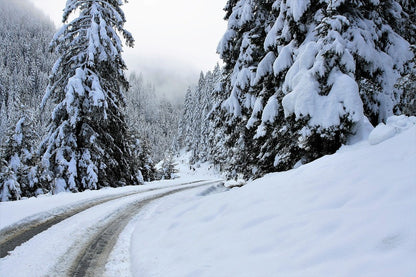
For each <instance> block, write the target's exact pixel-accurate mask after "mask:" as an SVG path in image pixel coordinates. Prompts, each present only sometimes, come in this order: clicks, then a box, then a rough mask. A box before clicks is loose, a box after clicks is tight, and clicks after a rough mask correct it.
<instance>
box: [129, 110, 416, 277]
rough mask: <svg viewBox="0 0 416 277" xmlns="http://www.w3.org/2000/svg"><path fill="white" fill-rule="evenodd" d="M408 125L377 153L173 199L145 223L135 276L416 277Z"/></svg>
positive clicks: (366, 147) (358, 147)
mask: <svg viewBox="0 0 416 277" xmlns="http://www.w3.org/2000/svg"><path fill="white" fill-rule="evenodd" d="M407 120H410V121H412V120H414V119H400V118H396V119H394V118H393V119H390V121H389V122H387V125H386V126H392V125H394V126H396V127H397V125H399V126H402V127H403V124H404V123H403V122H404V121H405V122H407V123H406V124H404V125H406V126H408V127H409V128H407V129H406V128H402V129H401V132H396V135H395V136H394V137H392V138H390V139H386V140H384V141H379V143H378V144H377V145H372V144H370V143H369V142H368V141H363V142H361V143H358V144H355V145H352V146H345V147H343V149H342V150H341V151H338V152H337V153H336V154H334V155H331V156H325V157H323V158H321V159H318V160H316V161H315V162H312V163H309V164H306V165H303V166H301V167H299V168H297V169H294V170H291V171H288V172H283V173H274V174H269V175H267V176H265V177H264V178H261V179H258V180H256V181H254V182H252V183H250V184H248V185H246V186H244V187H242V188H234V189H232V190H230V191H228V192H224V193H217V194H212V195H208V196H204V197H203V196H195V195H194V196H193V197H189V199H186V201H183V199H178V198H171V199H170V200H169V201H166V199H165V201H164V202H163V205H159V206H157V207H152V208H151V209H150V210H147V211H144V214H143V216H142V217H141V218H140V219H139V220H138V222H137V225H136V229H135V231H134V234H133V241H132V248H131V254H132V273H133V275H134V276H276V275H279V276H339V277H341V276H416V264H415V262H414V261H415V260H416V248H415V246H416V213H415V212H414V211H416V171H415V168H416V143H415V141H416V140H415V138H416V127H415V126H414V123H413V125H410V124H408V121H407ZM381 128H383V127H381ZM376 129H377V128H376ZM373 136H374V134H373ZM384 138H385V137H384ZM370 141H371V139H370Z"/></svg>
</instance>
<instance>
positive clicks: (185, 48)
mask: <svg viewBox="0 0 416 277" xmlns="http://www.w3.org/2000/svg"><path fill="white" fill-rule="evenodd" d="M30 1H32V2H33V3H34V4H35V5H36V6H37V7H38V8H39V9H41V10H42V11H43V12H44V13H45V14H46V15H47V16H49V17H50V18H51V19H52V21H53V22H54V23H55V25H56V26H57V27H58V26H60V25H61V18H62V10H63V8H64V7H65V3H66V0H30ZM225 3H226V0H176V1H167V0H131V1H129V2H128V3H127V4H125V5H124V6H123V7H122V8H123V10H124V11H125V13H126V18H127V23H126V26H125V27H126V29H127V30H128V31H130V32H131V33H132V34H133V36H134V38H135V41H136V42H135V47H134V48H133V49H127V48H125V49H124V50H125V53H124V59H125V61H126V63H127V65H128V68H129V71H134V72H136V73H142V74H143V77H144V80H145V81H150V82H152V83H153V84H154V86H155V89H156V91H157V92H158V93H160V94H164V95H166V97H167V98H168V99H172V100H173V101H175V102H178V101H179V102H180V101H182V100H183V96H184V94H185V93H186V89H187V87H188V86H190V85H194V84H196V83H197V80H198V77H199V73H200V72H201V70H202V71H204V72H206V71H208V70H211V69H213V68H214V66H215V64H216V63H217V62H219V57H218V55H217V54H216V47H217V44H218V42H219V40H220V39H221V36H222V34H223V33H224V32H225V29H226V22H225V21H224V20H223V16H224V11H223V10H222V9H223V7H224V6H225Z"/></svg>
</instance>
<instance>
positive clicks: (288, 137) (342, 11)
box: [210, 0, 415, 178]
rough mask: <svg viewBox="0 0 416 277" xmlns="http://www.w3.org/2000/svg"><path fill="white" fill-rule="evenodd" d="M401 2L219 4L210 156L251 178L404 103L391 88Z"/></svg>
mask: <svg viewBox="0 0 416 277" xmlns="http://www.w3.org/2000/svg"><path fill="white" fill-rule="evenodd" d="M410 2H411V1H410ZM410 2H409V1H394V0H389V1H382V2H380V5H379V4H377V3H378V2H377V3H376V2H374V1H353V2H351V1H317V0H306V1H290V0H287V1H281V0H277V1H258V0H240V1H228V2H227V5H226V9H225V10H226V17H225V19H226V20H228V29H227V31H226V33H225V34H224V37H223V39H222V40H221V42H220V44H219V47H218V52H219V53H220V55H221V58H222V59H223V61H224V63H225V66H224V71H223V76H222V80H221V81H220V84H219V87H218V89H217V94H216V95H217V99H218V100H219V103H220V104H215V105H214V107H215V110H214V111H213V112H211V113H210V120H211V121H212V122H211V125H213V126H215V127H214V129H215V130H216V133H214V134H213V135H214V136H213V138H212V139H211V140H210V141H211V145H212V147H211V151H212V152H213V153H212V155H211V157H212V159H213V161H214V163H216V164H220V167H221V169H222V170H226V171H228V172H229V177H235V176H236V175H238V174H239V173H243V174H244V176H245V177H246V178H252V177H259V176H262V175H264V174H265V173H267V172H271V171H276V170H287V169H290V168H292V167H294V166H295V165H296V164H299V163H305V162H309V161H312V160H314V159H316V158H318V157H321V156H322V155H325V154H330V153H333V152H334V151H336V150H337V149H338V148H339V147H340V146H341V145H342V144H343V143H345V142H346V141H347V138H348V137H349V136H350V135H352V134H354V132H355V131H356V128H358V126H359V125H360V124H362V122H364V121H365V120H364V117H367V118H368V119H369V120H370V121H371V122H372V123H373V124H378V123H379V122H381V121H383V120H386V118H387V117H388V116H390V115H391V114H392V113H393V107H394V106H395V105H397V104H398V103H399V102H400V96H401V95H402V101H407V100H404V99H405V98H406V96H405V93H401V92H396V93H395V92H394V90H393V88H394V87H393V86H394V84H395V83H396V80H397V78H398V77H399V76H400V75H403V74H404V75H406V72H409V71H408V69H406V66H407V64H408V61H409V59H411V58H412V57H413V55H412V53H411V52H410V51H409V46H410V43H414V37H412V36H411V35H410V36H409V34H408V33H407V34H406V32H410V33H413V32H414V31H415V25H414V21H413V23H412V20H408V19H411V18H414V13H412V11H414V9H415V8H414V5H413V6H412V5H411V4H409V3H410ZM402 87H403V86H402ZM410 98H411V96H410ZM219 134H220V135H219Z"/></svg>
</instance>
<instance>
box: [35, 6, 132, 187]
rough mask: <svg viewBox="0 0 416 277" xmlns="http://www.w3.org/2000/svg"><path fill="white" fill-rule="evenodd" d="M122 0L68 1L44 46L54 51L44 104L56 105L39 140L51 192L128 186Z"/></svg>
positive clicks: (129, 155) (129, 40)
mask: <svg viewBox="0 0 416 277" xmlns="http://www.w3.org/2000/svg"><path fill="white" fill-rule="evenodd" d="M122 4H123V2H122V1H117V0H101V1H97V0H92V1H91V0H69V1H67V5H66V7H65V9H64V14H63V22H67V21H68V19H69V16H70V15H71V14H76V17H75V19H73V20H72V21H70V22H69V23H67V24H65V25H64V26H63V27H62V28H61V30H60V31H58V32H57V33H56V35H55V37H54V38H53V40H52V43H51V49H53V50H55V51H56V53H57V54H58V55H59V58H58V60H57V61H56V63H55V65H54V67H53V70H52V74H51V77H50V79H49V86H48V88H47V90H46V94H45V97H44V100H43V104H45V103H46V101H47V100H48V99H49V98H51V99H52V100H53V101H54V103H56V104H57V106H56V108H55V110H54V111H53V114H52V120H51V123H50V126H49V133H48V136H47V138H46V139H45V140H44V142H43V143H42V145H41V152H42V163H43V166H44V171H43V178H44V179H45V180H47V181H48V183H49V186H50V189H51V190H52V191H53V192H54V193H58V192H60V191H82V190H85V189H99V188H102V187H106V186H113V187H116V186H122V185H126V184H130V185H135V184H138V183H139V181H138V180H137V178H136V174H137V170H136V169H135V168H133V167H132V164H134V163H133V162H132V153H131V149H130V148H129V143H128V138H129V134H128V130H127V124H126V119H125V115H124V109H125V102H124V95H123V90H127V89H128V82H127V80H126V78H125V76H124V74H123V70H125V69H126V65H125V63H124V61H123V59H122V57H121V52H122V43H121V40H120V38H119V36H118V33H120V34H122V36H123V37H124V40H125V42H126V45H127V46H130V47H131V46H133V43H134V40H133V37H132V36H131V34H130V33H129V32H127V31H126V30H125V29H124V27H123V25H124V23H125V21H126V20H125V16H124V13H123V11H122V10H121V5H122Z"/></svg>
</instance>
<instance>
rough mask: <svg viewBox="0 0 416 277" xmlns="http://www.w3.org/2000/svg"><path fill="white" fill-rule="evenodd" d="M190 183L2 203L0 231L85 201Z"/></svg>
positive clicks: (87, 192)
mask: <svg viewBox="0 0 416 277" xmlns="http://www.w3.org/2000/svg"><path fill="white" fill-rule="evenodd" d="M188 181H195V178H192V176H190V177H186V176H185V177H184V178H181V179H176V180H169V181H157V182H152V183H146V185H143V186H127V187H122V188H105V189H101V190H97V191H85V192H82V193H70V192H62V193H59V194H57V195H50V194H48V195H41V196H38V197H32V198H29V199H24V200H20V201H12V202H0V230H1V229H3V228H5V227H7V226H10V225H13V224H15V223H18V222H20V221H22V220H23V221H24V220H26V219H33V217H34V216H40V217H42V216H44V217H46V216H48V215H51V214H56V213H59V212H62V211H64V210H66V209H67V208H68V207H69V206H74V205H77V204H79V203H82V202H84V201H88V200H93V199H97V198H100V197H105V196H111V195H117V194H123V193H128V192H142V191H147V190H149V189H155V188H167V187H169V186H173V185H177V184H181V183H185V182H188Z"/></svg>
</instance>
